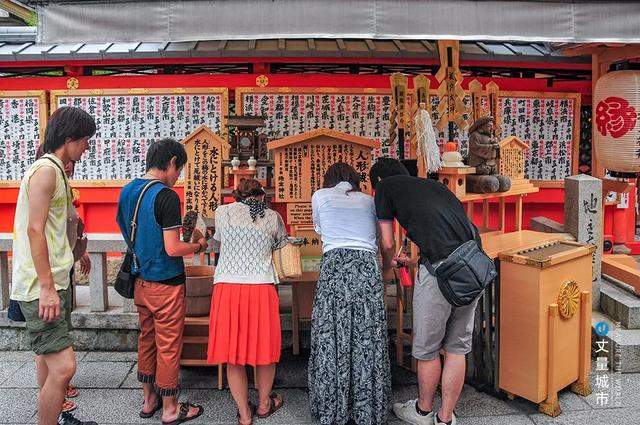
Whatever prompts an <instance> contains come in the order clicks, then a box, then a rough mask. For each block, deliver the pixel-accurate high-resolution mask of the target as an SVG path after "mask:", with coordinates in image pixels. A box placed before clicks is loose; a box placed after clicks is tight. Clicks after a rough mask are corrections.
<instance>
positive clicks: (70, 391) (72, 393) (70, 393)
mask: <svg viewBox="0 0 640 425" xmlns="http://www.w3.org/2000/svg"><path fill="white" fill-rule="evenodd" d="M74 397H78V389H77V388H76V387H74V386H73V385H71V384H69V385H68V386H67V391H66V394H65V398H74Z"/></svg>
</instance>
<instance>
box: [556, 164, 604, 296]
mask: <svg viewBox="0 0 640 425" xmlns="http://www.w3.org/2000/svg"><path fill="white" fill-rule="evenodd" d="M564 196H565V202H564V228H565V230H566V231H567V232H569V233H571V234H572V235H573V236H574V237H575V238H576V240H577V241H578V242H582V243H588V244H593V245H595V246H596V250H595V252H594V253H593V279H592V282H593V285H592V287H593V292H592V294H591V300H592V303H593V307H594V308H599V306H600V274H601V266H602V264H601V261H602V231H603V229H602V226H603V223H604V222H603V216H602V215H603V211H602V180H600V179H597V178H595V177H591V176H588V175H586V174H578V175H576V176H570V177H567V178H566V179H565V180H564Z"/></svg>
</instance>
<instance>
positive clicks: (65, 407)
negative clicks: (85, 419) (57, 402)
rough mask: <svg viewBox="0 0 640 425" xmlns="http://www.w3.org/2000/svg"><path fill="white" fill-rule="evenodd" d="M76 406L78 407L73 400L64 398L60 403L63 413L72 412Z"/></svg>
mask: <svg viewBox="0 0 640 425" xmlns="http://www.w3.org/2000/svg"><path fill="white" fill-rule="evenodd" d="M77 408H78V405H77V404H76V403H75V402H73V401H71V400H65V401H64V403H62V412H63V413H69V412H73V411H74V410H76V409H77Z"/></svg>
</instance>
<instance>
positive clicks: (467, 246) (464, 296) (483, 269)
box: [423, 225, 498, 307]
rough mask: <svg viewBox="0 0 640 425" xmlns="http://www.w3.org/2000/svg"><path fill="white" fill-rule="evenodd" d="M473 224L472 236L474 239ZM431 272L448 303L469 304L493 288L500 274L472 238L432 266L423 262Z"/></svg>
mask: <svg viewBox="0 0 640 425" xmlns="http://www.w3.org/2000/svg"><path fill="white" fill-rule="evenodd" d="M475 232H476V230H475V228H474V227H473V225H471V233H472V234H473V235H474V236H475ZM423 263H424V265H425V266H426V267H427V270H429V273H431V274H432V275H434V276H435V277H436V279H437V280H438V287H439V288H440V292H442V295H443V296H444V298H445V299H446V300H447V301H448V302H449V304H451V305H453V306H455V307H462V306H465V305H469V304H471V303H472V302H473V300H475V299H476V298H477V297H478V296H479V295H480V294H482V292H483V291H484V290H485V288H487V287H488V286H489V285H491V282H493V280H494V279H495V278H496V276H497V275H498V272H497V271H496V266H495V264H494V262H493V260H492V259H491V258H490V257H489V256H488V255H487V254H486V253H485V252H484V251H483V250H482V248H480V246H478V242H476V240H475V239H471V240H470V241H467V242H465V243H463V244H462V245H460V246H459V247H458V248H456V249H455V250H454V251H453V252H452V253H451V254H449V256H448V257H447V258H445V259H444V260H442V261H439V262H438V263H436V264H435V266H432V265H431V264H430V263H429V261H427V260H424V261H423Z"/></svg>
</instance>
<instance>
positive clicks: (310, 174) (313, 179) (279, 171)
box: [267, 128, 380, 203]
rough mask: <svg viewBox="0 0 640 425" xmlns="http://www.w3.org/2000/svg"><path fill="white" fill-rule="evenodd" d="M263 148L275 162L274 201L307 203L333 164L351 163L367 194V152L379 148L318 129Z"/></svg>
mask: <svg viewBox="0 0 640 425" xmlns="http://www.w3.org/2000/svg"><path fill="white" fill-rule="evenodd" d="M267 147H268V148H269V150H270V151H271V153H272V154H273V158H274V159H275V168H274V179H275V180H274V186H275V197H274V201H275V202H286V203H289V202H295V203H300V202H311V195H312V194H313V192H315V191H316V190H318V189H320V188H321V187H322V181H323V179H324V173H325V172H326V171H327V169H328V168H329V167H330V166H331V165H333V164H334V163H336V162H346V163H347V164H351V165H352V166H353V167H354V168H355V169H356V171H357V172H358V174H359V175H360V181H361V189H362V191H363V192H365V193H371V183H370V182H369V168H370V167H371V150H372V149H377V148H379V147H380V144H379V142H376V141H374V140H371V139H367V138H364V137H360V136H353V135H351V134H346V133H342V132H339V131H336V130H331V129H328V128H319V129H317V130H312V131H307V132H306V133H301V134H298V135H295V136H289V137H285V138H283V139H279V140H274V141H272V142H269V143H268V144H267Z"/></svg>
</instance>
